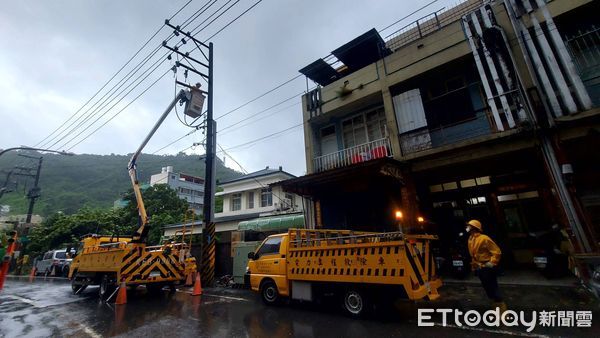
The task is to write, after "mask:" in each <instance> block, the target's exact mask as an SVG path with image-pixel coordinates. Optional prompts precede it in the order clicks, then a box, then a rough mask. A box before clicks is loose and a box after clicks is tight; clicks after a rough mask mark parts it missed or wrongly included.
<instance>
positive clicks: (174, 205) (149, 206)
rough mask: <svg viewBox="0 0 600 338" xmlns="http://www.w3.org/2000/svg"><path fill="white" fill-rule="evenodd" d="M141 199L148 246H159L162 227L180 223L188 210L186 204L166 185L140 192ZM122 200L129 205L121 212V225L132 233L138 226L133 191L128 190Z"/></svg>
mask: <svg viewBox="0 0 600 338" xmlns="http://www.w3.org/2000/svg"><path fill="white" fill-rule="evenodd" d="M142 198H143V199H144V205H145V207H146V213H147V214H148V216H149V221H148V226H149V227H150V231H149V233H148V244H151V245H154V244H159V243H158V242H159V241H160V237H161V236H162V227H163V226H164V225H167V224H174V223H178V222H182V221H183V219H184V217H185V212H186V210H187V209H188V202H187V201H185V200H182V199H180V198H179V197H178V196H177V193H176V192H175V190H173V189H171V188H170V187H169V186H168V185H166V184H156V185H154V186H151V187H148V188H146V189H144V190H142ZM123 199H124V200H126V201H128V202H129V203H128V204H127V207H125V208H123V209H122V210H121V212H122V224H124V225H125V224H126V225H130V230H131V232H133V231H135V229H136V228H137V226H138V210H137V202H136V200H135V196H134V194H133V190H130V191H129V192H128V193H127V194H126V195H125V197H124V198H123Z"/></svg>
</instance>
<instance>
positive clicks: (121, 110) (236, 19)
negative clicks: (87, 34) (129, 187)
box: [69, 6, 248, 150]
mask: <svg viewBox="0 0 600 338" xmlns="http://www.w3.org/2000/svg"><path fill="white" fill-rule="evenodd" d="M231 7H232V6H230V7H229V8H231ZM229 8H228V9H227V10H229ZM227 10H226V11H227ZM246 12H248V11H245V12H244V13H246ZM223 13H224V12H223ZM223 13H221V14H220V15H222V14H223ZM238 18H239V16H238V17H236V18H235V19H234V20H232V21H235V20H237V19H238ZM213 21H214V20H213ZM230 24H231V22H230V23H228V24H227V26H229V25H230ZM206 27H207V26H205V27H204V28H206ZM204 28H203V29H204ZM221 31H223V29H221V30H220V31H219V32H221ZM214 36H215V35H214V34H213V37H214ZM164 75H166V73H165V74H163V76H164ZM154 84H156V81H155V82H154V83H153V84H152V85H151V86H153V85H154ZM148 89H150V87H148V88H147V89H146V90H148ZM137 98H139V96H138V97H136V98H135V99H134V100H136V99H137ZM131 103H133V101H132V102H130V103H129V104H131ZM129 104H128V105H127V106H129ZM111 109H112V108H111ZM121 111H122V110H121ZM121 111H119V112H118V113H117V114H115V115H114V116H113V117H111V119H109V120H108V121H106V122H105V123H103V124H102V125H101V126H100V127H99V128H101V127H103V126H104V125H106V124H107V123H108V122H109V121H110V120H112V119H113V118H114V117H115V116H116V115H118V114H119V113H120V112H121ZM94 123H95V122H94ZM99 128H97V129H96V130H95V131H94V132H92V134H94V133H95V132H96V131H97V130H98V129H99ZM92 134H90V135H88V136H86V138H87V137H89V136H91V135H92ZM82 141H83V140H80V141H79V142H77V143H76V144H75V145H73V146H71V147H70V148H69V150H70V149H73V147H75V146H76V145H78V144H79V143H81V142H82ZM69 142H70V141H69Z"/></svg>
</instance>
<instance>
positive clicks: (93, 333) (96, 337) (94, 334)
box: [79, 323, 102, 338]
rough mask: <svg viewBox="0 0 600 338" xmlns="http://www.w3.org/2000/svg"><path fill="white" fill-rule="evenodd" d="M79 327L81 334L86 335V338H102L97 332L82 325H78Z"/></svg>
mask: <svg viewBox="0 0 600 338" xmlns="http://www.w3.org/2000/svg"><path fill="white" fill-rule="evenodd" d="M79 326H80V327H81V328H82V329H83V332H85V333H87V334H88V336H90V337H93V338H102V335H101V334H99V333H98V332H96V331H94V330H93V329H92V328H91V327H89V326H87V325H83V324H81V323H79Z"/></svg>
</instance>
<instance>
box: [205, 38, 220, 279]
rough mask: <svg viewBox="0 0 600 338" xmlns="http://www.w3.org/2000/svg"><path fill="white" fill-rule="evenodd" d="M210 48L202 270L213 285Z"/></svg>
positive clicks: (210, 56)
mask: <svg viewBox="0 0 600 338" xmlns="http://www.w3.org/2000/svg"><path fill="white" fill-rule="evenodd" d="M208 46H209V48H208V67H209V73H208V103H207V106H208V107H207V112H206V156H205V157H204V163H205V177H204V224H203V225H204V228H203V229H202V231H203V232H202V234H203V236H202V272H203V275H206V276H205V280H206V284H207V285H212V284H213V282H214V277H215V250H216V239H215V233H216V228H215V222H214V215H215V213H214V211H215V190H216V189H215V181H216V180H215V171H216V163H215V155H216V145H217V122H215V120H214V118H213V88H214V83H213V44H212V42H211V43H209V45H208Z"/></svg>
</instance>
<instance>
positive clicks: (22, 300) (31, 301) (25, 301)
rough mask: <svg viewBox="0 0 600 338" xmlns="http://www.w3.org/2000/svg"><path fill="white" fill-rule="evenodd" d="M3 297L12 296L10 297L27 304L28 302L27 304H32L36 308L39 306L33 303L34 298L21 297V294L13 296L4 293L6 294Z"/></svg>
mask: <svg viewBox="0 0 600 338" xmlns="http://www.w3.org/2000/svg"><path fill="white" fill-rule="evenodd" d="M4 297H6V298H12V299H16V300H19V301H21V302H23V303H27V304H29V305H33V307H37V308H39V306H38V305H37V304H36V303H35V301H34V300H31V299H29V298H23V297H21V296H15V295H6V296H4Z"/></svg>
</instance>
